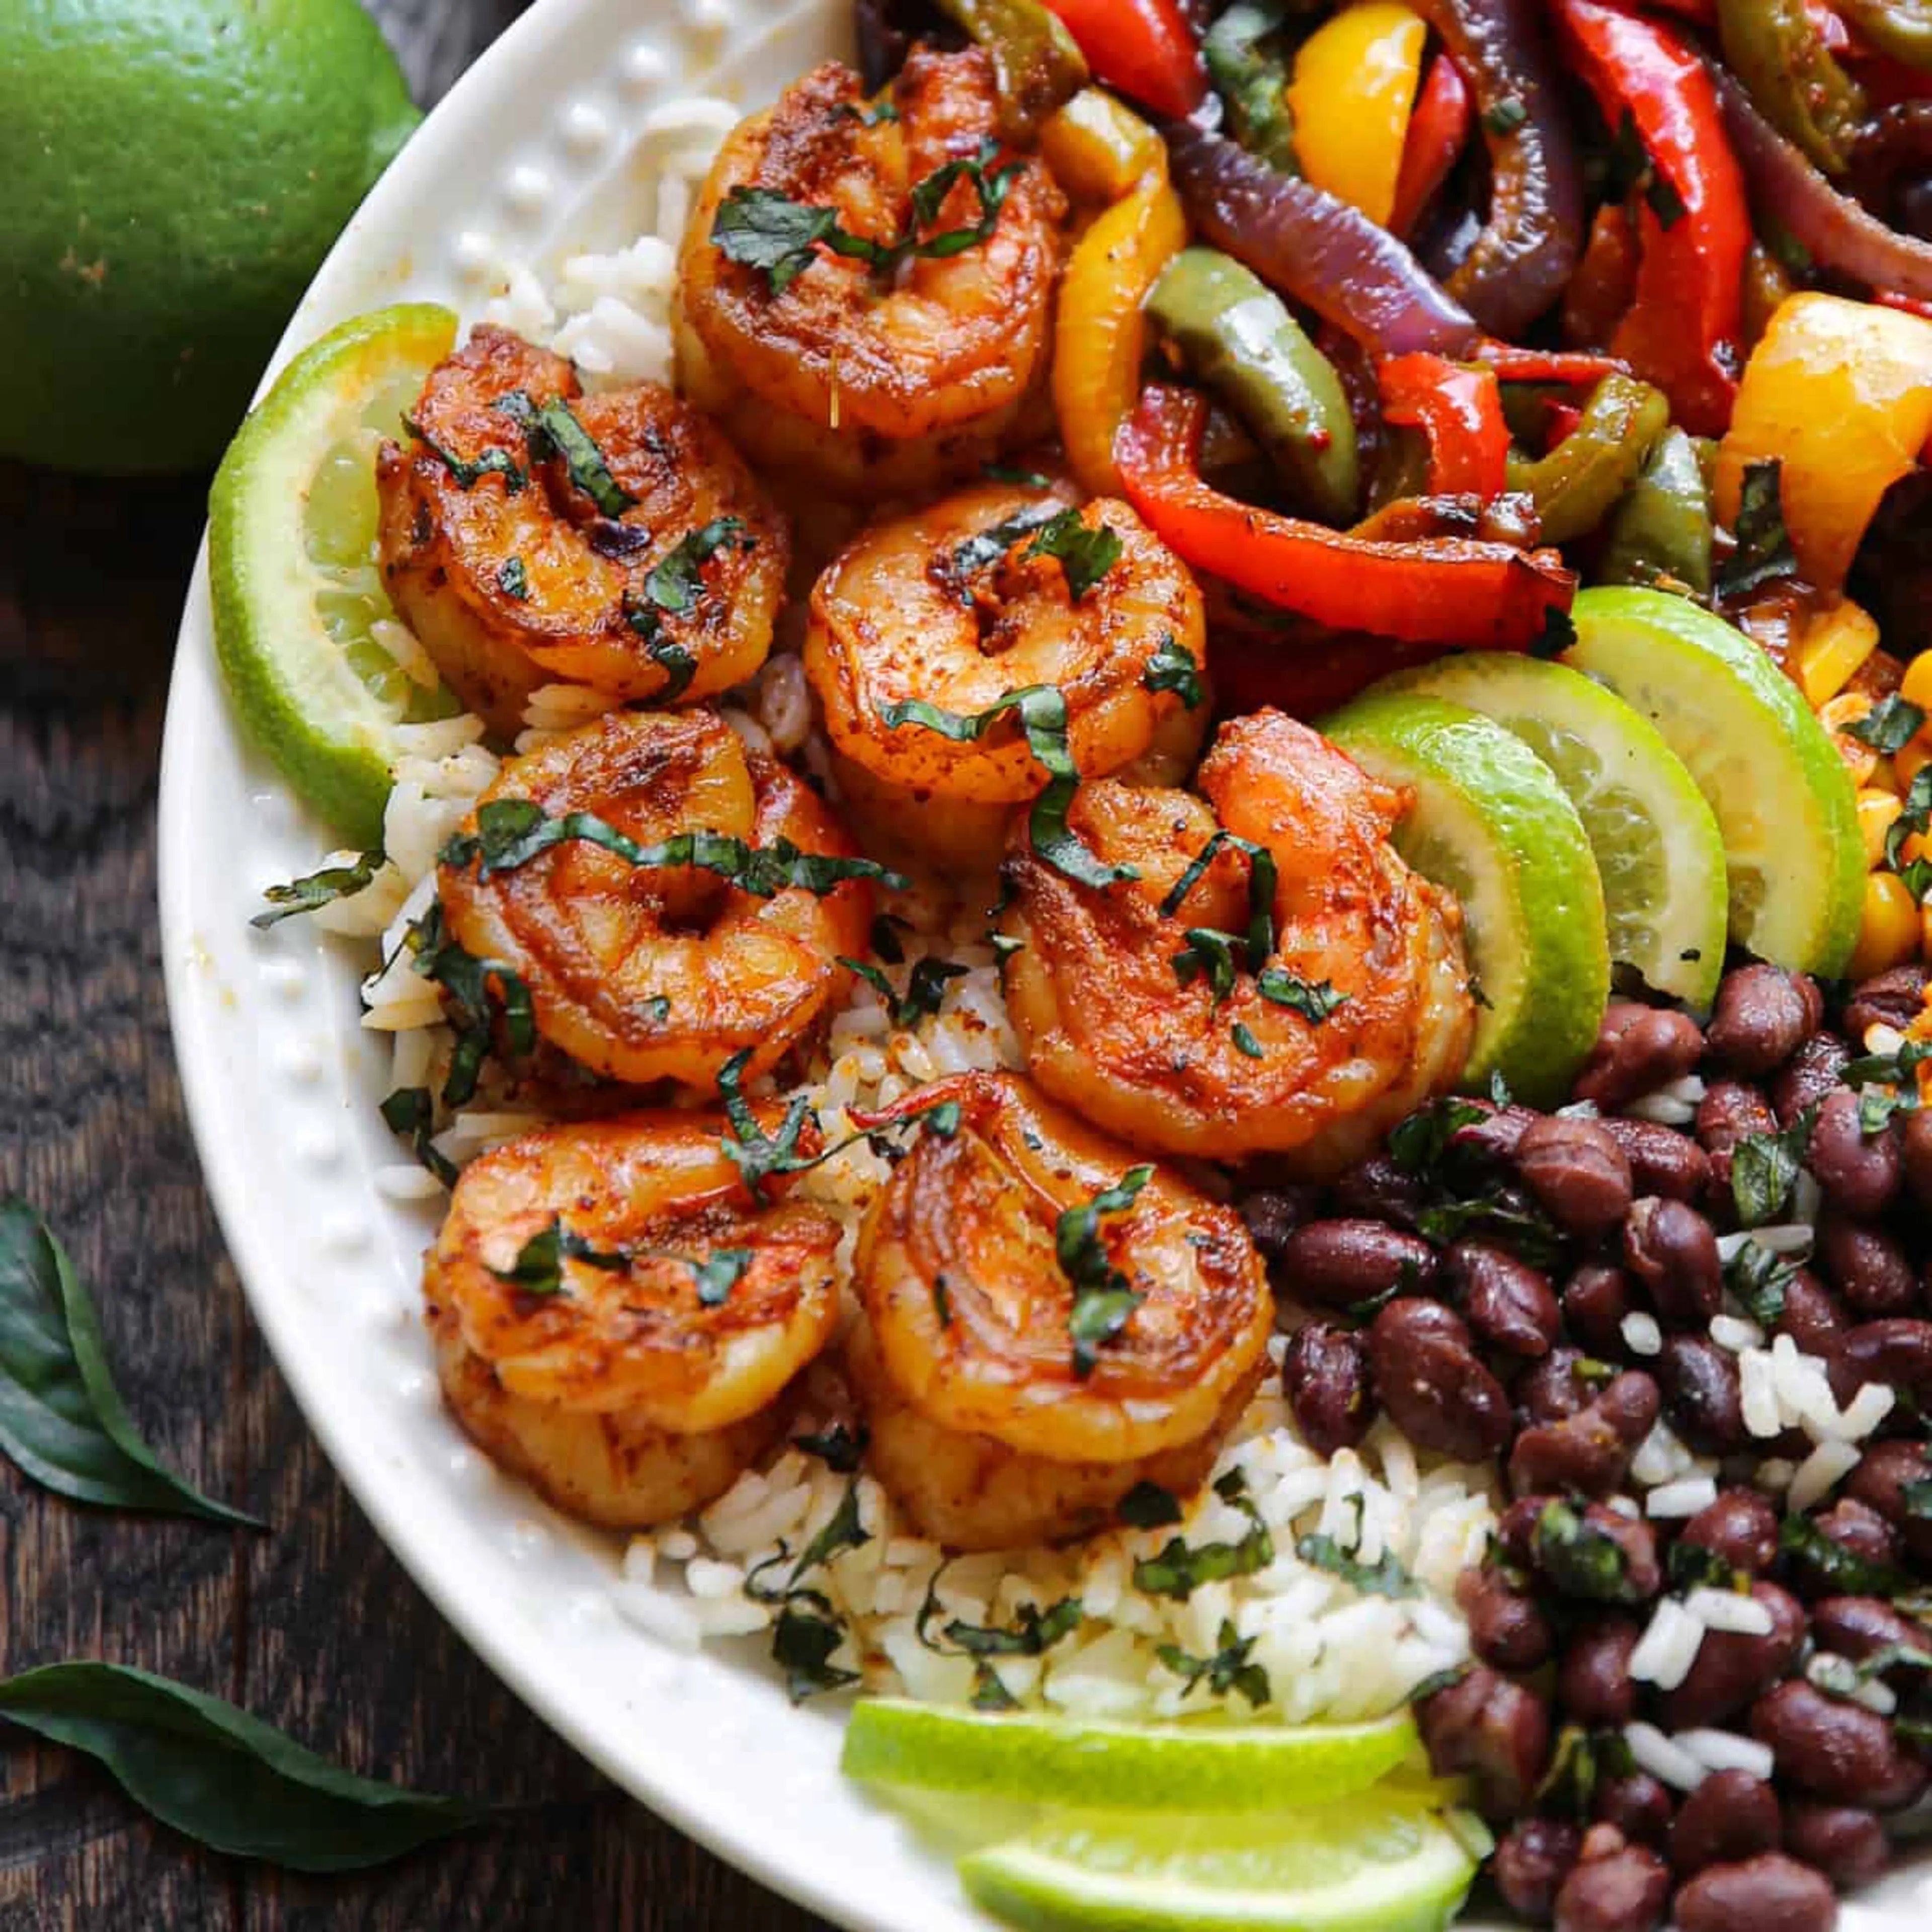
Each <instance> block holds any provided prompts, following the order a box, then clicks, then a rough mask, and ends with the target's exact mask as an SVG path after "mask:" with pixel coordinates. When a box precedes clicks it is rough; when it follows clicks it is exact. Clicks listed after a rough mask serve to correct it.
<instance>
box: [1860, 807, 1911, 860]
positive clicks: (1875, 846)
mask: <svg viewBox="0 0 1932 1932" xmlns="http://www.w3.org/2000/svg"><path fill="white" fill-rule="evenodd" d="M1901 810H1903V807H1902V806H1901V805H1900V803H1899V802H1898V795H1897V793H1896V792H1889V791H1879V790H1864V791H1861V792H1860V793H1858V831H1859V832H1860V834H1861V835H1862V836H1863V838H1864V841H1865V869H1866V871H1870V870H1871V869H1872V868H1873V867H1874V866H1875V865H1877V864H1878V862H1879V860H1880V859H1882V858H1883V857H1884V856H1885V833H1886V832H1888V830H1889V829H1891V821H1892V820H1894V818H1896V817H1897V816H1898V814H1899V813H1900V811H1901Z"/></svg>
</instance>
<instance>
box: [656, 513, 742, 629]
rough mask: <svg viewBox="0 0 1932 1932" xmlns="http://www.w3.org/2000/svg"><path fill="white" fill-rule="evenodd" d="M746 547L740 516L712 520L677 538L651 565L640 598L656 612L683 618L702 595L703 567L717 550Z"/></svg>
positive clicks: (695, 605) (694, 607) (693, 608)
mask: <svg viewBox="0 0 1932 1932" xmlns="http://www.w3.org/2000/svg"><path fill="white" fill-rule="evenodd" d="M749 547H751V539H750V538H748V537H747V536H746V535H745V520H744V519H743V518H742V517H716V518H715V519H714V520H712V522H710V523H706V525H705V526H703V529H696V530H692V531H691V532H689V533H688V535H685V536H684V537H682V538H680V539H679V541H678V542H677V543H676V544H675V545H674V546H673V547H672V548H671V549H670V550H667V551H666V552H665V553H664V555H663V556H661V557H660V558H659V559H658V561H657V562H655V563H654V564H653V565H652V566H651V568H649V570H648V571H646V572H645V574H644V595H646V597H648V598H649V599H650V600H651V601H652V603H653V604H655V605H656V606H657V607H658V609H659V610H667V611H669V612H670V613H671V614H672V615H673V616H679V617H681V616H686V615H688V613H690V612H691V611H692V610H695V609H696V608H697V600H698V599H699V598H700V597H702V596H703V595H704V566H705V565H706V564H707V563H709V562H710V561H711V559H712V558H713V557H714V556H716V555H717V554H718V552H719V551H720V550H725V549H733V550H745V549H748V548H749Z"/></svg>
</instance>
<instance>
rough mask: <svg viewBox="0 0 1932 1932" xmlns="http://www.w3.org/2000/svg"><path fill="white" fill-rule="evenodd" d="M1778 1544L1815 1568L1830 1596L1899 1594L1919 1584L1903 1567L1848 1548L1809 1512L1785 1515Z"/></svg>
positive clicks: (1783, 1549) (1788, 1553)
mask: <svg viewBox="0 0 1932 1932" xmlns="http://www.w3.org/2000/svg"><path fill="white" fill-rule="evenodd" d="M1778 1549H1779V1550H1781V1552H1782V1553H1784V1555H1785V1556H1791V1557H1796V1559H1799V1561H1800V1562H1805V1563H1808V1564H1809V1565H1811V1567H1812V1568H1813V1569H1814V1570H1816V1571H1818V1572H1819V1573H1820V1575H1822V1576H1823V1577H1824V1579H1825V1580H1826V1583H1828V1584H1829V1586H1830V1594H1831V1595H1833V1596H1842V1597H1885V1598H1898V1597H1903V1596H1908V1595H1910V1594H1911V1593H1912V1592H1913V1591H1914V1590H1915V1589H1917V1588H1918V1585H1917V1584H1916V1583H1915V1581H1914V1580H1913V1579H1912V1577H1909V1576H1908V1575H1907V1574H1906V1572H1905V1571H1903V1570H1900V1569H1898V1568H1896V1567H1894V1565H1891V1564H1889V1563H1882V1562H1876V1561H1874V1560H1873V1559H1872V1558H1870V1557H1868V1556H1859V1555H1858V1553H1856V1552H1855V1550H1847V1549H1846V1547H1845V1546H1844V1545H1843V1544H1842V1543H1840V1542H1838V1541H1837V1540H1836V1539H1835V1538H1832V1537H1829V1536H1827V1535H1826V1534H1825V1532H1823V1530H1822V1529H1820V1528H1819V1527H1818V1526H1817V1524H1816V1523H1814V1522H1813V1521H1812V1520H1811V1518H1810V1517H1805V1516H1787V1517H1786V1518H1785V1519H1784V1522H1783V1523H1781V1524H1780V1525H1779V1526H1778Z"/></svg>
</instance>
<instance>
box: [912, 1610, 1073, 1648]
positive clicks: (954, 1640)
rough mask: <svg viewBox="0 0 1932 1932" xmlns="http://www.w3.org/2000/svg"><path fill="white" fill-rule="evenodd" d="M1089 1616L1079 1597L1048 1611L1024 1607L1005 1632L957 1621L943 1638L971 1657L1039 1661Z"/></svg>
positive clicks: (994, 1627) (949, 1627)
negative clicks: (1036, 1658)
mask: <svg viewBox="0 0 1932 1932" xmlns="http://www.w3.org/2000/svg"><path fill="white" fill-rule="evenodd" d="M1085 1615H1086V1611H1085V1609H1084V1608H1083V1607H1082V1604H1081V1601H1080V1599H1079V1598H1078V1597H1063V1598H1061V1600H1060V1601H1059V1602H1058V1603H1057V1604H1052V1605H1051V1606H1050V1607H1049V1608H1047V1609H1046V1610H1041V1609H1040V1608H1039V1607H1038V1606H1037V1605H1036V1604H1022V1605H1021V1606H1020V1607H1019V1612H1018V1613H1017V1614H1016V1616H1015V1617H1014V1619H1013V1622H1012V1623H1010V1625H1007V1627H1006V1628H1004V1629H1001V1628H998V1626H989V1625H982V1624H969V1623H963V1622H961V1621H960V1620H959V1619H958V1618H957V1617H956V1618H954V1619H953V1621H952V1622H950V1623H949V1624H947V1625H946V1627H945V1628H944V1630H942V1631H941V1632H940V1634H941V1636H942V1637H944V1638H945V1639H946V1640H947V1642H948V1643H951V1644H953V1645H954V1646H956V1647H957V1648H958V1649H961V1650H963V1651H965V1652H966V1654H967V1655H968V1656H969V1657H1039V1656H1040V1655H1043V1654H1044V1653H1045V1652H1047V1651H1049V1650H1051V1649H1052V1648H1053V1646H1055V1644H1057V1643H1059V1642H1060V1641H1061V1639H1062V1638H1064V1637H1071V1636H1072V1635H1073V1633H1074V1632H1075V1631H1077V1630H1078V1629H1079V1628H1080V1620H1081V1619H1082V1617H1083V1616H1085Z"/></svg>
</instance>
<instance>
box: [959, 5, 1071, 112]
mask: <svg viewBox="0 0 1932 1932" xmlns="http://www.w3.org/2000/svg"><path fill="white" fill-rule="evenodd" d="M935 4H936V5H938V8H939V10H940V11H941V13H944V15H945V16H946V17H947V19H948V20H951V21H953V23H955V24H956V26H959V27H962V28H964V29H965V31H966V33H967V34H968V36H969V37H971V39H973V40H975V41H977V43H978V44H979V45H980V46H983V47H984V48H985V49H986V51H987V52H989V54H990V55H992V58H993V74H994V78H995V80H996V81H997V83H998V86H999V90H1000V131H1001V133H1002V134H1004V136H1006V138H1007V139H1008V140H1009V141H1011V142H1015V143H1016V144H1024V143H1026V142H1031V141H1032V140H1033V139H1034V137H1035V136H1037V134H1038V133H1039V132H1040V124H1041V123H1042V122H1043V121H1045V120H1046V118H1047V116H1048V115H1050V114H1052V113H1053V112H1054V111H1055V110H1056V109H1057V108H1058V107H1061V106H1062V105H1063V104H1064V103H1065V102H1067V101H1070V100H1072V98H1073V96H1074V95H1076V94H1077V93H1079V91H1080V90H1081V89H1082V88H1083V87H1085V86H1086V85H1087V63H1086V62H1085V60H1084V59H1083V58H1082V56H1081V52H1080V49H1079V47H1077V46H1076V45H1075V44H1074V41H1073V35H1072V34H1070V33H1069V32H1068V31H1067V28H1066V27H1065V26H1064V24H1063V23H1061V20H1060V18H1059V17H1058V15H1057V14H1055V13H1051V12H1049V10H1048V9H1047V8H1046V7H1045V6H1044V5H1042V4H1041V0H935Z"/></svg>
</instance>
